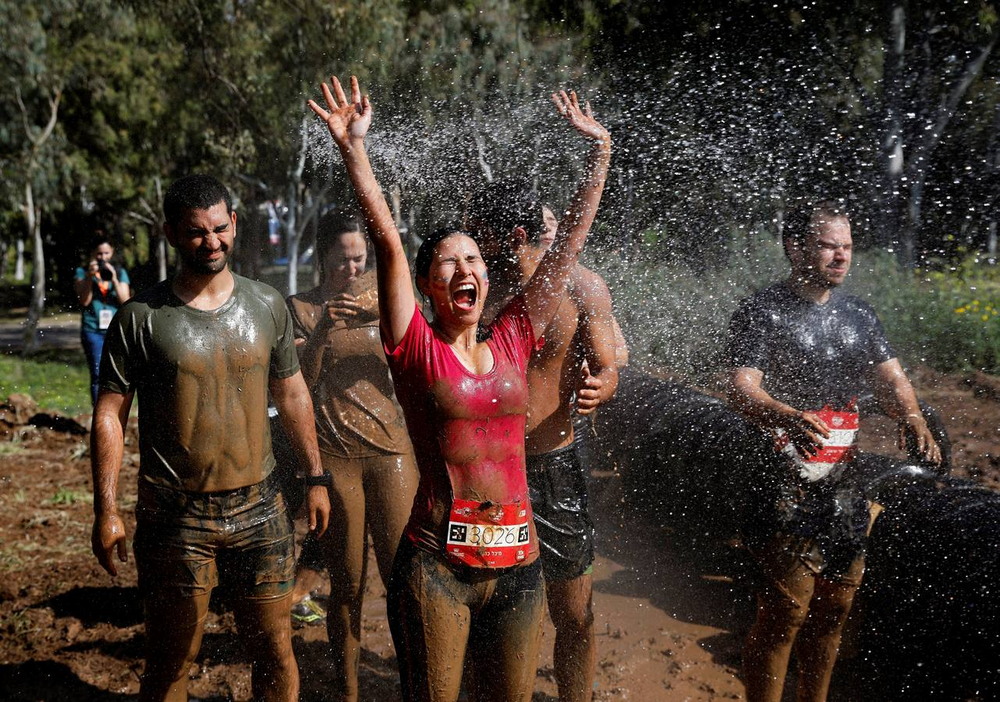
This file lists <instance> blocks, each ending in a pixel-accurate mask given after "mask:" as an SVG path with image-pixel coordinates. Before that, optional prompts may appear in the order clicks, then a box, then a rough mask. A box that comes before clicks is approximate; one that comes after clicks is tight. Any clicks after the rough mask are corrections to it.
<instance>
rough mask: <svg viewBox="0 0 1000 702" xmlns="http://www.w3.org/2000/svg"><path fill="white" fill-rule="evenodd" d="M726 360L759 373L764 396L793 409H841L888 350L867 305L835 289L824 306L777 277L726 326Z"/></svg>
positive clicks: (863, 386) (860, 389)
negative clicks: (762, 375) (793, 290)
mask: <svg viewBox="0 0 1000 702" xmlns="http://www.w3.org/2000/svg"><path fill="white" fill-rule="evenodd" d="M727 355H728V357H729V365H730V366H731V367H733V368H756V369H757V370H759V371H761V372H763V374H764V378H763V383H762V386H763V388H764V389H765V390H766V391H767V392H768V394H769V395H771V397H773V398H775V399H776V400H779V401H780V402H784V403H786V404H788V405H790V406H792V407H795V408H796V409H802V410H818V409H821V408H822V407H823V406H824V405H830V406H831V407H833V408H835V409H841V408H843V407H845V406H846V405H847V404H848V403H849V402H850V401H851V400H852V399H854V398H856V397H858V396H859V395H860V394H862V393H863V392H864V391H865V390H866V389H867V388H868V380H869V378H870V377H871V372H872V371H873V370H874V369H875V366H877V365H878V364H880V363H883V362H884V361H888V360H890V359H892V358H895V356H896V354H895V353H894V352H893V350H892V347H891V346H890V345H889V342H888V340H887V339H886V337H885V331H884V330H883V328H882V324H881V323H880V322H879V320H878V317H877V316H876V315H875V311H874V310H873V309H872V308H871V307H870V306H869V305H868V304H867V303H865V302H864V301H862V300H860V299H859V298H857V297H854V296H853V295H846V294H844V293H841V292H840V291H839V290H834V291H832V293H831V295H830V299H829V300H827V301H826V303H824V304H817V303H815V302H812V301H810V300H806V299H804V298H802V297H800V296H798V295H796V294H795V293H794V292H792V291H791V289H789V287H788V285H787V284H786V283H784V282H782V283H777V284H775V285H772V286H770V287H768V288H765V289H764V290H761V291H760V292H758V293H757V294H755V295H752V296H751V297H748V298H746V299H744V300H743V301H742V303H741V304H740V307H739V309H738V310H737V311H736V312H735V313H734V314H733V318H732V321H731V322H730V324H729V339H728V343H727Z"/></svg>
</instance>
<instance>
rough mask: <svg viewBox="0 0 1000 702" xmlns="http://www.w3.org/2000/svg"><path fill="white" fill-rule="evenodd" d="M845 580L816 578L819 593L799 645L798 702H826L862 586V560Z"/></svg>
mask: <svg viewBox="0 0 1000 702" xmlns="http://www.w3.org/2000/svg"><path fill="white" fill-rule="evenodd" d="M851 570H852V573H855V574H856V578H851V579H849V580H845V581H831V580H825V579H823V578H817V579H816V590H815V593H814V594H813V598H812V601H811V602H810V604H809V616H808V617H807V618H806V622H805V624H804V625H803V627H802V632H801V633H800V634H799V639H798V642H797V643H796V644H795V655H796V658H798V662H799V687H798V695H797V696H796V700H797V702H825V700H826V696H827V693H828V692H829V689H830V679H831V678H832V677H833V666H834V664H835V663H836V662H837V652H838V650H839V648H840V635H841V632H842V631H843V629H844V622H846V621H847V616H848V614H850V612H851V604H852V603H853V602H854V594H855V593H856V592H857V590H858V586H859V585H860V584H861V574H862V572H863V570H864V565H863V561H862V560H861V559H859V560H858V563H857V564H856V565H855V567H852V569H851Z"/></svg>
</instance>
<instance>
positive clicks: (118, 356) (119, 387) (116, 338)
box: [98, 307, 142, 395]
mask: <svg viewBox="0 0 1000 702" xmlns="http://www.w3.org/2000/svg"><path fill="white" fill-rule="evenodd" d="M136 328H137V324H136V320H135V317H134V315H132V314H131V310H129V308H128V307H124V308H122V309H121V310H119V311H118V314H116V315H115V316H114V318H113V319H112V320H111V325H110V326H109V327H108V330H107V332H106V333H105V335H104V351H103V353H102V354H101V370H100V375H99V376H98V385H99V387H100V389H101V390H109V391H111V392H116V393H119V394H121V395H127V394H129V393H130V392H132V391H133V390H134V389H135V387H134V382H135V368H136V365H137V364H136V360H137V358H136V355H137V354H139V353H141V352H142V344H140V343H139V341H138V339H137V337H136Z"/></svg>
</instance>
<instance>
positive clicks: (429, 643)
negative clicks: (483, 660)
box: [386, 539, 500, 702]
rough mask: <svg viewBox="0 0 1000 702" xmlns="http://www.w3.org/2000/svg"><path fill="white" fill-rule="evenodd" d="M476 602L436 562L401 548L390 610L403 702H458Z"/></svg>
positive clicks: (467, 589)
mask: <svg viewBox="0 0 1000 702" xmlns="http://www.w3.org/2000/svg"><path fill="white" fill-rule="evenodd" d="M474 596H475V593H474V592H473V588H472V587H470V586H469V585H468V584H466V583H461V582H459V581H458V580H457V578H456V576H455V574H454V573H452V572H451V570H450V569H449V568H448V567H447V566H446V565H444V564H443V563H442V562H441V561H440V560H438V558H437V557H436V556H434V555H432V554H429V553H426V552H424V551H419V550H417V549H416V547H414V546H413V545H412V544H410V543H408V541H407V540H406V539H404V540H403V541H402V542H401V546H400V549H399V552H398V554H397V558H396V562H395V565H394V567H393V571H392V576H391V577H390V578H389V590H388V593H387V595H386V604H387V609H388V615H389V628H390V630H391V631H392V643H393V645H394V646H395V648H396V660H397V661H398V664H399V679H400V683H401V686H402V691H403V700H404V702H456V700H458V695H459V692H460V690H461V686H462V660H463V659H464V658H465V653H466V645H467V643H468V641H469V627H470V621H471V615H470V611H469V601H470V600H471V599H473V598H474ZM491 664H492V661H491ZM495 699H497V700H499V699H500V698H495Z"/></svg>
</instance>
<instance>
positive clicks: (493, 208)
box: [467, 177, 545, 240]
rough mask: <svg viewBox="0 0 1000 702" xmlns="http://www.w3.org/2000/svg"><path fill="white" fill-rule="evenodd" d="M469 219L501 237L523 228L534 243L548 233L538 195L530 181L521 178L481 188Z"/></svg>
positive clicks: (470, 205) (497, 181) (472, 202)
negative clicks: (544, 231)
mask: <svg viewBox="0 0 1000 702" xmlns="http://www.w3.org/2000/svg"><path fill="white" fill-rule="evenodd" d="M467 218H468V219H469V220H470V221H474V222H478V223H480V224H481V225H485V226H486V227H489V228H490V229H491V230H493V233H494V234H495V235H496V236H500V237H506V236H509V235H510V233H511V232H512V231H514V229H515V228H516V227H523V228H524V230H525V231H526V232H527V233H528V239H529V240H534V239H537V238H538V236H539V235H540V234H541V233H542V231H543V230H544V229H545V224H544V222H543V220H542V203H541V201H540V200H539V198H538V193H537V192H536V191H535V188H534V186H533V185H532V183H531V181H530V180H528V179H527V178H520V177H514V178H499V179H497V180H495V181H493V182H492V183H487V184H486V185H484V186H483V187H482V188H480V189H479V190H478V191H477V192H476V193H475V195H473V196H472V201H471V202H470V203H469V210H468V214H467ZM473 229H479V227H473Z"/></svg>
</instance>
